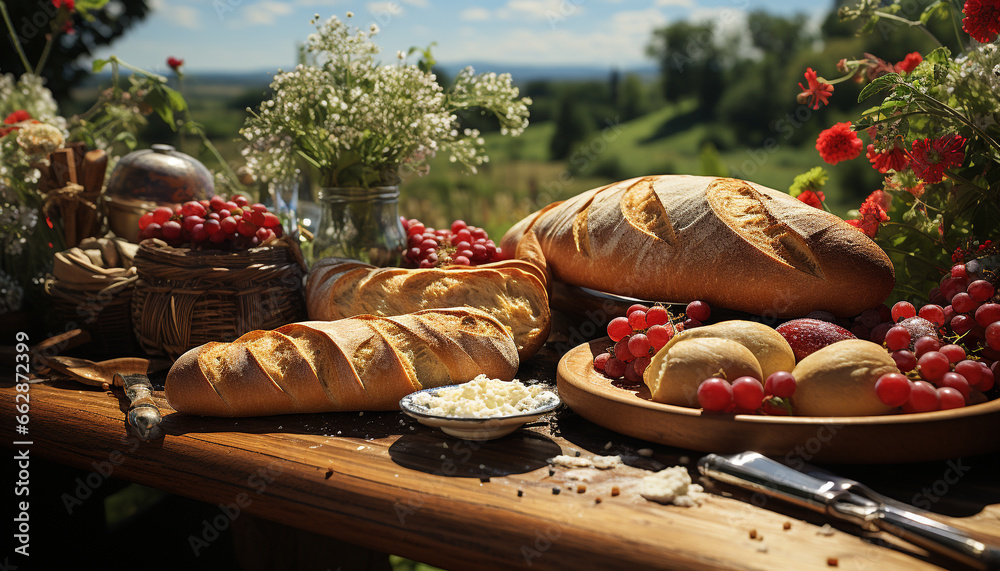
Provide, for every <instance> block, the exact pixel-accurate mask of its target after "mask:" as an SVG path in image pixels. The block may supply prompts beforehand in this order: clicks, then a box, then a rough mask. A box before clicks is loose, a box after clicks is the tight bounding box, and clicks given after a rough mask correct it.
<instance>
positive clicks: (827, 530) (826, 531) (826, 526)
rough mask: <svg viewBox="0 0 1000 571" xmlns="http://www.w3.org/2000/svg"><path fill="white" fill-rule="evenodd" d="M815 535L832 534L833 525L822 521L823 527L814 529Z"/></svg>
mask: <svg viewBox="0 0 1000 571" xmlns="http://www.w3.org/2000/svg"><path fill="white" fill-rule="evenodd" d="M816 535H833V526H832V525H830V524H828V523H824V524H823V527H821V528H819V529H817V530H816Z"/></svg>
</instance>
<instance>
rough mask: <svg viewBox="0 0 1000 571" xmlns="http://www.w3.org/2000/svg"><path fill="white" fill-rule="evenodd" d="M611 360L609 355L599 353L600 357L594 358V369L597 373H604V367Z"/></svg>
mask: <svg viewBox="0 0 1000 571" xmlns="http://www.w3.org/2000/svg"><path fill="white" fill-rule="evenodd" d="M610 358H611V353H606V352H605V353H601V354H600V355H598V356H596V357H594V368H595V369H597V370H598V371H602V372H603V371H604V365H605V364H606V363H607V362H608V359H610Z"/></svg>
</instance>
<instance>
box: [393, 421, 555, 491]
mask: <svg viewBox="0 0 1000 571" xmlns="http://www.w3.org/2000/svg"><path fill="white" fill-rule="evenodd" d="M559 454H562V451H561V449H560V448H559V445H558V444H556V443H555V441H553V440H552V439H551V438H549V437H547V436H544V435H542V434H538V433H536V432H532V431H527V430H519V431H516V432H514V433H513V434H510V435H508V436H505V437H503V438H498V439H497V440H488V441H484V442H476V441H471V440H461V439H458V438H453V437H451V436H448V435H446V434H444V433H443V432H439V431H433V432H418V433H414V434H404V435H403V436H400V437H399V439H398V440H396V442H395V443H393V444H392V446H390V447H389V457H390V458H391V459H392V461H393V462H395V463H396V464H399V465H400V466H402V467H404V468H409V469H411V470H418V471H420V472H425V473H427V474H434V475H437V476H448V477H457V478H479V479H480V480H484V481H485V480H489V479H490V478H493V477H501V476H507V475H509V474H523V473H526V472H531V471H533V470H537V469H539V468H543V467H545V466H547V465H548V459H549V458H553V457H555V456H558V455H559Z"/></svg>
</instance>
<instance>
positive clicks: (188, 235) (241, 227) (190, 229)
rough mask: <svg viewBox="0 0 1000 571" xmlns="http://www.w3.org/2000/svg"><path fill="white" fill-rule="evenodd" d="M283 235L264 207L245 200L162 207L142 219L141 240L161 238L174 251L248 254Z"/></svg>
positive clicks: (274, 218) (216, 197) (140, 227)
mask: <svg viewBox="0 0 1000 571" xmlns="http://www.w3.org/2000/svg"><path fill="white" fill-rule="evenodd" d="M281 234H282V228H281V221H280V220H279V219H278V217H277V216H276V215H275V214H274V213H272V212H268V210H267V207H266V206H264V205H263V204H250V201H249V200H247V199H246V197H245V196H239V195H237V196H234V197H233V198H232V199H231V200H226V199H224V198H222V197H221V196H213V197H212V199H211V200H198V201H194V200H192V201H190V202H185V203H184V204H182V205H180V206H177V207H176V208H174V209H170V208H168V207H166V206H160V207H159V208H157V209H155V210H151V211H149V212H146V213H145V214H143V215H142V217H140V218H139V240H145V239H147V238H159V239H160V240H163V241H164V242H166V243H167V244H170V245H171V246H173V247H175V248H176V247H179V246H182V245H185V244H190V246H191V247H192V248H196V249H209V248H213V249H233V250H245V249H247V248H253V247H255V246H260V245H264V244H267V243H269V242H270V241H272V240H274V239H275V238H280V237H281Z"/></svg>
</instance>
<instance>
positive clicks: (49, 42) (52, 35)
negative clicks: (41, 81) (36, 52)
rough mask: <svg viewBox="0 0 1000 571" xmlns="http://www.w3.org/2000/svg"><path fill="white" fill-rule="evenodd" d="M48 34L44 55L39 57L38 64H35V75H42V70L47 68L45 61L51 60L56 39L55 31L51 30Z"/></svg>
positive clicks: (43, 49)
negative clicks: (50, 56) (50, 55)
mask: <svg viewBox="0 0 1000 571" xmlns="http://www.w3.org/2000/svg"><path fill="white" fill-rule="evenodd" d="M47 35H48V37H47V38H46V40H45V47H44V48H42V57H40V58H38V65H36V66H35V75H42V70H43V69H45V62H47V61H48V60H49V54H51V53H52V44H54V43H55V41H56V33H55V32H50V33H49V34H47Z"/></svg>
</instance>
